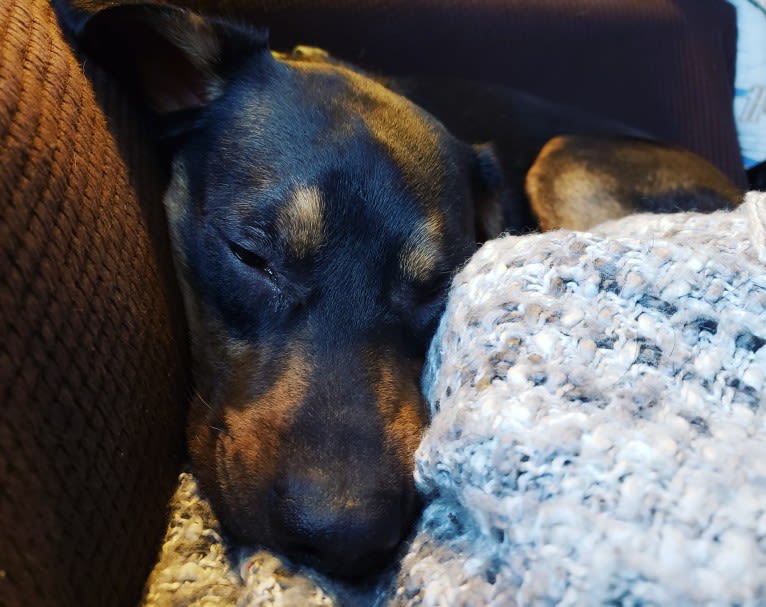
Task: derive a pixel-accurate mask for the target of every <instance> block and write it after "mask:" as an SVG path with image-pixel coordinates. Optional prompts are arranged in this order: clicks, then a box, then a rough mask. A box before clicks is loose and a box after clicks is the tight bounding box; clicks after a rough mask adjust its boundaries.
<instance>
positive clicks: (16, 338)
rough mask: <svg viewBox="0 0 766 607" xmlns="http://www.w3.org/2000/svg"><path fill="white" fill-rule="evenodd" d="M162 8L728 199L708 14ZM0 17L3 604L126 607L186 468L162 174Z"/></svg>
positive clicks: (727, 138) (57, 59) (740, 179)
mask: <svg viewBox="0 0 766 607" xmlns="http://www.w3.org/2000/svg"><path fill="white" fill-rule="evenodd" d="M107 4H112V2H106V1H103V2H100V1H99V0H82V1H81V2H79V5H80V7H81V8H83V9H84V10H97V9H98V8H99V7H101V6H105V5H107ZM179 4H184V5H187V6H191V7H193V8H196V9H199V10H203V11H215V12H219V13H221V12H222V13H225V14H228V15H233V16H236V17H238V18H242V19H247V20H251V21H254V22H256V23H259V24H267V25H269V26H270V28H271V32H272V42H273V46H274V47H275V48H279V47H289V46H291V45H293V44H295V43H302V44H312V45H317V46H323V47H325V48H327V49H329V50H330V51H331V52H333V53H335V54H337V55H338V56H340V57H342V58H345V59H348V60H351V61H354V62H357V63H359V64H361V65H363V66H364V67H366V68H368V69H371V70H374V71H376V72H380V73H383V74H388V75H394V76H407V77H423V78H426V77H428V78H431V77H439V78H441V77H450V78H452V77H455V78H460V79H463V80H476V81H479V82H482V83H484V84H489V85H493V86H494V85H502V86H514V87H517V88H520V89H524V90H527V91H530V92H532V93H535V94H539V95H542V96H545V97H548V98H550V99H552V100H555V101H560V102H565V103H568V104H571V105H573V106H576V107H579V108H582V109H584V110H588V111H592V112H597V113H603V114H605V115H607V116H610V117H612V118H614V119H617V120H620V121H622V122H625V123H626V124H629V125H631V126H634V127H636V128H639V129H642V130H644V131H646V132H649V133H651V134H653V135H656V136H658V137H660V138H662V139H665V140H667V141H670V142H674V143H678V144H680V145H684V146H686V147H688V148H689V149H691V150H693V151H695V152H697V153H699V154H700V155H702V156H703V157H705V158H707V159H709V160H710V161H711V162H713V163H714V164H715V165H717V166H718V167H719V168H721V170H723V171H724V172H725V173H726V174H728V175H729V176H730V177H731V178H732V179H733V180H734V181H735V182H736V183H738V184H739V185H741V186H744V185H745V177H744V173H743V171H742V165H741V158H740V155H739V151H738V148H737V142H736V133H735V129H734V124H733V118H732V115H731V103H732V94H733V90H732V88H733V84H732V83H733V65H734V49H735V40H736V30H735V18H734V12H733V10H732V9H731V7H730V6H728V5H727V4H726V3H725V2H722V1H718V0H652V1H650V2H640V3H633V4H631V5H626V3H624V2H619V1H616V0H613V1H608V0H579V1H575V0H569V1H567V2H557V3H555V4H554V3H538V2H532V1H529V0H521V1H518V0H516V1H501V0H492V1H489V2H485V3H481V4H478V3H469V2H458V1H453V0H450V1H449V2H436V1H430V0H429V1H422V2H417V3H413V2H409V1H408V0H376V1H371V2H366V3H356V2H352V1H350V0H324V1H322V2H311V1H309V0H282V1H269V0H263V1H260V2H259V1H255V0H253V1H250V2H248V1H247V0H227V1H226V2H212V1H207V0H188V1H184V2H179ZM0 23H2V26H1V27H0V42H1V43H2V44H1V45H0V49H1V50H0V194H1V196H2V205H1V206H0V251H1V253H0V264H1V265H0V267H1V268H2V282H1V283H0V324H1V325H2V333H0V335H1V336H2V342H1V343H0V388H1V389H2V391H3V394H4V399H3V406H2V409H1V410H0V523H2V526H1V527H0V546H1V547H2V548H1V549H0V604H3V605H9V606H14V607H15V606H16V605H52V606H54V605H55V606H69V605H85V606H87V605H98V606H101V605H114V606H119V605H134V604H136V602H137V601H138V600H139V598H140V597H141V595H142V592H143V585H144V582H145V580H146V577H147V575H148V573H149V571H150V569H151V567H152V565H153V563H154V561H155V559H156V554H157V551H158V548H159V545H160V542H161V540H162V537H163V533H164V530H165V526H166V524H167V517H168V510H167V504H168V500H169V498H170V496H171V494H172V493H173V491H174V489H175V487H176V483H177V476H178V473H179V471H180V470H181V468H182V466H183V463H184V460H185V453H184V447H183V423H184V413H185V404H186V400H187V399H188V397H189V394H190V390H191V389H192V387H191V382H190V378H189V372H188V356H187V344H186V339H185V328H184V323H183V314H182V307H181V304H180V298H179V295H178V290H177V286H176V285H175V281H174V279H173V275H172V264H171V262H170V255H169V248H168V242H167V237H166V234H165V226H164V217H163V214H162V210H161V197H162V191H163V187H164V183H165V180H166V177H167V174H166V168H165V167H164V165H163V160H162V158H161V157H160V156H159V154H158V153H157V152H156V150H155V149H154V146H153V144H152V143H151V141H150V140H149V138H148V137H147V135H146V132H145V130H144V129H143V127H142V126H141V120H140V117H139V115H138V114H137V113H136V111H135V108H133V107H132V106H131V105H130V103H129V102H128V101H127V96H126V95H124V94H123V93H124V92H121V91H120V90H119V89H118V87H117V85H116V84H115V83H114V82H112V81H111V80H110V78H109V77H108V76H107V75H105V74H104V73H102V72H101V71H100V70H99V69H98V68H97V67H96V66H95V65H93V64H92V62H88V61H86V60H84V58H83V57H81V56H78V55H77V54H76V53H75V52H74V51H73V50H72V47H71V46H70V44H69V41H68V38H67V34H66V33H65V31H64V29H63V28H62V26H61V24H60V23H59V20H58V18H57V14H56V12H55V11H54V9H53V8H52V6H51V4H50V3H48V2H45V1H44V0H28V1H27V0H25V1H23V2H22V1H21V0H10V1H9V2H5V3H3V4H2V6H0ZM453 109H454V108H453ZM434 111H436V112H437V113H438V111H440V110H439V108H438V107H436V105H435V108H434ZM483 113H484V112H483V111H482V107H481V105H479V106H478V107H465V108H461V111H460V112H458V113H457V115H456V116H455V117H454V119H452V118H450V121H451V122H453V124H451V126H452V128H454V129H455V130H456V131H457V132H460V134H462V135H464V136H466V137H476V138H491V135H492V127H493V124H492V123H490V124H487V123H486V122H482V121H480V120H477V119H476V116H481V115H482V114H483ZM498 120H500V121H501V120H502V116H500V117H498Z"/></svg>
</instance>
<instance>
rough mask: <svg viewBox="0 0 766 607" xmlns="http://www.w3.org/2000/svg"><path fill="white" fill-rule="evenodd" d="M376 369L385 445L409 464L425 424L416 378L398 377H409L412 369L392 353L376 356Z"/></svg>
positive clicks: (404, 462)
mask: <svg viewBox="0 0 766 607" xmlns="http://www.w3.org/2000/svg"><path fill="white" fill-rule="evenodd" d="M377 371H378V381H377V384H376V385H375V394H376V396H377V399H378V410H379V411H380V415H381V418H382V420H383V425H384V429H385V436H386V443H387V446H388V447H389V448H390V449H392V450H393V451H394V452H395V453H396V455H397V459H398V460H399V461H400V462H401V463H402V464H403V465H404V466H406V467H410V466H412V462H413V459H414V456H415V450H416V449H417V447H418V444H419V443H420V439H421V436H422V434H423V430H424V428H425V425H426V419H425V411H424V406H423V401H422V396H421V395H420V392H419V391H418V388H417V383H416V382H411V383H408V382H406V381H402V379H401V378H403V377H409V376H410V375H411V373H412V371H413V370H412V369H406V368H402V365H401V364H397V363H396V361H395V360H394V358H393V357H391V356H384V357H383V359H382V360H379V362H378V364H377Z"/></svg>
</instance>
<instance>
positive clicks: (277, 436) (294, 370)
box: [219, 351, 310, 507]
mask: <svg viewBox="0 0 766 607" xmlns="http://www.w3.org/2000/svg"><path fill="white" fill-rule="evenodd" d="M309 364H310V363H309V361H308V360H307V358H306V357H305V356H304V355H303V353H302V352H299V351H295V352H292V353H291V354H290V355H289V357H288V358H287V360H286V361H285V363H284V364H283V365H282V371H281V373H280V375H279V377H277V378H276V379H275V380H274V383H273V384H272V386H271V388H270V389H269V390H268V391H267V392H266V393H265V394H263V395H261V396H258V397H257V398H256V399H255V400H254V401H253V402H251V403H248V404H247V406H241V407H226V408H225V409H224V422H225V426H226V428H227V432H226V434H225V435H222V436H221V439H220V440H221V441H222V447H221V448H222V449H223V452H224V453H225V457H224V458H223V460H220V459H219V466H220V465H223V466H224V467H225V472H224V474H223V475H222V478H228V479H231V481H232V486H233V487H237V491H235V492H233V493H230V494H229V499H230V500H236V499H238V496H239V495H241V494H244V495H247V494H248V493H249V492H248V491H244V492H243V491H242V488H243V487H247V486H249V489H251V490H254V491H257V490H259V489H260V488H261V485H262V484H263V483H268V482H270V480H271V479H272V478H273V476H274V474H275V473H276V466H277V464H278V462H279V461H280V460H281V457H280V448H281V446H282V445H283V444H284V440H283V437H284V436H285V435H286V434H287V432H288V431H289V428H290V426H291V425H292V422H293V419H294V417H295V414H296V411H297V410H298V408H299V407H300V405H301V403H302V402H303V400H304V398H305V397H306V392H307V390H308V381H307V379H306V378H308V377H309V373H310V370H309ZM222 461H223V462H225V463H223V464H222ZM241 507H247V504H241Z"/></svg>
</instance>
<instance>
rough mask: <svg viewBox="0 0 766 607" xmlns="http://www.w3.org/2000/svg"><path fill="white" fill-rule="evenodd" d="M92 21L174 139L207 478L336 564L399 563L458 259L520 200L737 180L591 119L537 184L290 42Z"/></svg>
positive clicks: (92, 52) (224, 26)
mask: <svg viewBox="0 0 766 607" xmlns="http://www.w3.org/2000/svg"><path fill="white" fill-rule="evenodd" d="M77 35H78V39H79V40H80V42H81V43H82V45H83V49H84V51H85V52H86V53H87V54H88V55H89V56H90V57H92V58H93V59H95V60H96V61H99V62H101V63H102V64H103V65H104V66H105V67H106V68H107V69H108V70H110V71H112V72H113V73H114V74H116V75H117V76H118V77H119V78H120V79H121V80H122V81H123V82H124V84H125V85H126V86H127V88H128V89H129V90H132V91H136V92H138V95H139V97H140V98H141V103H143V104H145V105H146V106H147V107H148V108H150V109H151V112H152V115H153V117H154V120H153V128H155V129H156V130H157V132H158V135H159V137H160V138H161V140H162V141H163V143H164V145H166V147H167V149H169V150H171V151H172V177H171V181H170V185H169V188H168V190H167V194H166V197H165V206H166V210H167V215H168V220H169V227H170V235H171V240H172V243H173V249H174V254H175V263H176V268H177V273H178V278H179V281H180V284H181V286H182V291H183V293H184V300H185V306H186V314H187V319H188V325H189V329H190V334H191V340H192V349H193V359H194V376H195V384H196V385H195V388H196V392H195V397H194V399H193V402H192V403H191V409H190V415H189V422H188V445H189V451H190V455H191V461H192V464H193V468H194V471H195V473H196V475H197V477H198V479H199V481H200V483H201V486H202V488H203V490H204V492H205V493H206V495H207V497H209V499H210V501H211V502H212V504H213V506H214V509H215V511H216V513H217V515H218V516H219V518H220V520H221V521H222V523H223V525H224V526H225V528H226V529H227V530H228V532H229V533H231V534H232V535H233V536H234V537H236V538H238V539H239V540H241V541H245V542H250V543H258V544H262V545H265V546H267V547H270V548H273V549H275V550H278V551H280V552H282V553H285V554H287V555H289V556H291V557H293V558H295V559H297V560H299V561H302V562H305V563H308V564H310V565H313V566H315V567H318V568H320V569H322V570H324V571H325V572H328V573H330V574H335V575H338V576H346V577H355V576H360V575H363V574H364V573H366V572H367V571H369V570H371V569H373V568H375V567H377V566H379V565H380V564H381V563H384V562H385V561H386V560H387V559H388V558H389V557H390V555H391V554H392V553H393V552H394V551H395V550H396V548H397V546H398V545H399V544H400V541H401V540H402V538H403V537H404V536H405V535H406V533H407V530H408V526H409V525H410V524H411V522H412V520H413V518H414V516H415V513H416V511H417V498H416V493H415V488H414V484H413V479H412V463H413V454H414V452H415V449H416V447H417V445H418V442H419V439H420V436H421V433H422V431H423V429H424V427H425V425H426V423H427V412H426V408H425V406H424V402H423V398H422V396H421V393H420V390H419V379H420V374H421V367H422V364H423V360H424V355H425V352H426V349H427V346H428V343H429V340H430V339H431V337H432V335H433V333H434V331H435V328H436V325H437V322H438V320H439V317H440V314H441V312H442V310H443V308H444V304H445V297H446V294H447V290H448V287H449V284H450V279H451V276H452V275H453V273H454V272H455V270H456V269H457V268H458V267H459V266H460V265H461V264H462V263H463V262H464V261H465V260H466V259H467V258H468V257H469V256H470V255H471V254H472V252H473V251H474V250H475V249H476V247H477V244H478V243H480V242H481V241H482V240H485V239H487V238H491V237H493V236H496V235H497V234H498V233H499V232H500V231H501V230H502V229H503V227H504V226H503V221H502V218H503V216H504V215H505V216H507V215H508V211H507V209H508V208H509V206H508V205H509V204H510V205H512V204H517V203H515V202H513V201H515V200H519V199H524V200H526V199H527V198H526V197H527V196H528V198H529V201H530V204H531V208H532V209H533V211H534V213H535V216H536V221H537V222H539V224H540V226H541V227H543V228H546V229H550V228H556V227H562V226H564V227H573V228H587V227H588V226H589V225H592V224H593V223H596V222H599V221H603V220H605V219H609V218H613V217H618V216H621V215H624V214H626V213H629V212H633V211H635V210H642V209H651V210H663V209H664V206H663V205H665V203H666V202H667V201H669V200H671V199H677V198H678V196H679V195H681V196H684V197H686V198H687V199H689V200H691V201H693V202H694V204H695V205H696V206H700V207H705V208H715V207H719V206H724V205H728V204H730V203H734V202H736V200H737V198H738V192H737V191H736V189H735V188H734V187H733V186H732V185H731V184H730V183H729V182H728V181H727V180H726V178H725V177H723V176H722V175H721V174H720V173H719V172H718V171H716V170H715V169H714V168H713V167H711V166H709V165H708V164H707V163H705V162H704V161H702V160H700V159H698V158H696V157H694V156H692V155H691V154H689V153H687V152H684V151H682V150H677V149H674V148H669V147H664V146H661V145H658V144H656V143H654V142H651V141H644V140H637V139H625V138H611V139H607V138H603V137H598V138H590V137H572V136H568V137H557V138H552V139H551V140H550V141H548V142H547V143H546V144H545V146H544V147H543V148H542V149H532V150H529V154H531V157H534V156H537V161H536V162H535V164H534V165H533V166H532V167H531V169H530V170H528V171H527V170H526V169H525V170H524V178H525V179H526V194H525V193H523V192H519V191H518V189H519V188H518V187H516V186H515V184H514V183H512V182H513V180H512V179H510V180H509V179H508V175H507V172H506V174H504V171H503V167H502V166H501V163H500V162H499V161H498V159H497V157H496V154H495V152H494V150H493V148H492V147H491V146H490V145H487V144H481V145H469V144H468V143H464V142H462V141H459V140H458V139H457V138H455V137H454V136H453V135H451V134H450V132H449V131H448V130H447V128H445V126H443V124H442V123H440V122H439V121H438V120H437V119H435V118H434V117H433V116H432V115H430V114H429V113H427V112H426V111H424V110H423V109H421V108H420V107H418V106H417V105H415V104H414V103H412V102H411V101H409V100H408V99H407V98H405V97H404V96H402V95H401V94H399V93H397V92H395V91H394V90H392V88H391V87H387V86H384V85H383V84H381V82H380V81H378V80H376V79H373V78H371V77H369V76H367V75H366V74H364V73H363V72H362V71H360V70H357V69H354V68H351V67H349V66H348V65H345V64H343V63H340V62H337V61H334V60H333V59H332V58H330V57H328V56H327V55H326V54H324V53H322V52H321V51H316V50H310V49H300V48H299V49H297V50H295V51H293V52H291V53H287V54H280V53H274V52H271V51H270V50H269V48H268V45H267V39H266V36H265V34H264V33H263V32H262V31H259V30H255V29H252V28H249V27H243V26H241V25H239V24H235V23H231V22H228V21H226V20H220V19H211V18H203V17H201V16H199V15H197V14H194V13H192V12H189V11H185V10H181V9H176V8H172V7H169V6H157V5H130V6H118V7H115V8H110V9H107V10H105V11H103V12H100V13H97V14H96V15H95V16H90V17H89V18H88V19H86V20H83V21H81V22H79V23H78V25H77ZM405 89H406V87H405V86H403V87H402V89H401V90H405ZM526 168H529V167H526ZM647 175H652V178H651V179H646V176H647ZM671 194H672V195H671ZM504 205H505V206H504ZM511 208H512V207H511ZM506 223H507V222H506Z"/></svg>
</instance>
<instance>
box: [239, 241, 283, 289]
mask: <svg viewBox="0 0 766 607" xmlns="http://www.w3.org/2000/svg"><path fill="white" fill-rule="evenodd" d="M228 243H229V249H230V250H231V252H232V254H233V255H234V257H236V258H237V259H238V260H239V261H240V262H242V263H243V264H245V265H246V266H249V267H251V268H253V269H255V270H257V271H258V272H260V273H262V274H264V275H266V276H267V277H268V278H269V279H270V280H272V281H276V274H275V273H274V270H272V269H271V267H270V266H269V263H268V261H266V259H265V258H264V257H262V256H261V255H259V254H258V253H256V252H255V251H252V250H250V249H248V248H246V247H243V246H241V245H238V244H237V243H236V242H233V241H231V240H230V241H228Z"/></svg>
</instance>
